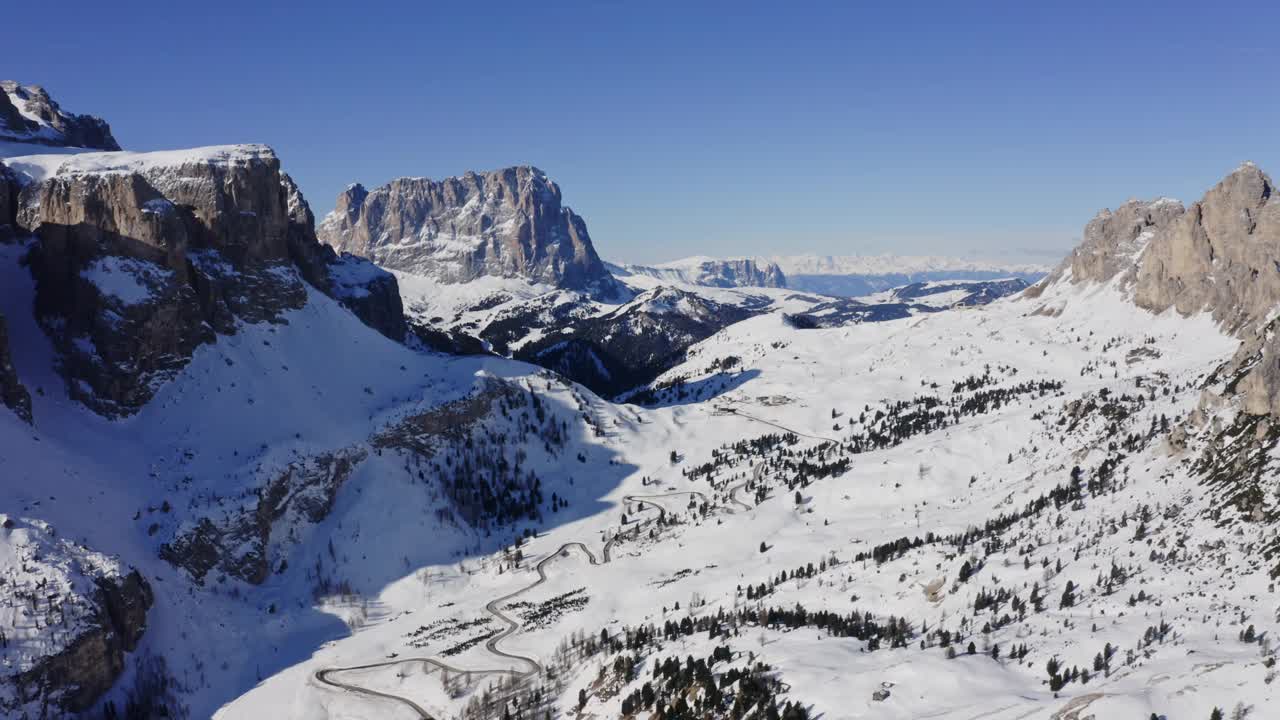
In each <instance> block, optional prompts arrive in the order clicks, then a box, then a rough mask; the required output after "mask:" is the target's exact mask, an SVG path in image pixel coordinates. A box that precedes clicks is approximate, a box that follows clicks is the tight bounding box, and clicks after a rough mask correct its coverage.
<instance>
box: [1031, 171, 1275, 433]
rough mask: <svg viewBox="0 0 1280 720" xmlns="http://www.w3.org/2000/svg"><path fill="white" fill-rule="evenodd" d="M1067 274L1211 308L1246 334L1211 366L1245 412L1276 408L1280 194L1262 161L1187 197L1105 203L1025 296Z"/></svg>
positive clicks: (1182, 307)
mask: <svg viewBox="0 0 1280 720" xmlns="http://www.w3.org/2000/svg"><path fill="white" fill-rule="evenodd" d="M1068 271H1069V273H1068ZM1068 274H1069V277H1070V282H1071V283H1073V284H1081V283H1100V282H1111V281H1113V280H1115V281H1116V282H1117V283H1118V284H1119V286H1120V287H1121V288H1122V289H1123V290H1125V291H1126V292H1129V293H1131V294H1132V297H1133V300H1134V302H1135V303H1136V304H1137V305H1138V306H1140V307H1143V308H1146V309H1148V310H1151V311H1152V312H1156V313H1161V312H1165V311H1168V310H1171V309H1172V310H1173V311H1176V312H1178V313H1180V314H1182V315H1191V314H1194V313H1201V312H1205V313H1210V314H1211V315H1212V317H1213V319H1214V320H1215V321H1217V322H1218V323H1219V324H1220V325H1221V326H1222V327H1223V328H1224V329H1226V330H1227V331H1229V332H1232V333H1235V334H1237V335H1239V336H1240V337H1241V338H1242V340H1243V341H1244V342H1242V344H1241V347H1240V350H1239V351H1238V352H1237V353H1236V355H1235V357H1234V358H1232V360H1231V361H1230V362H1228V363H1227V364H1226V365H1224V367H1223V368H1221V369H1220V370H1219V372H1218V373H1216V375H1215V376H1216V377H1218V378H1229V382H1228V385H1227V388H1228V390H1229V391H1230V392H1232V393H1236V394H1238V395H1239V396H1240V397H1241V398H1242V399H1243V407H1244V409H1245V410H1246V411H1247V412H1249V413H1252V414H1270V415H1273V416H1277V417H1280V337H1278V335H1277V333H1276V330H1277V327H1276V323H1275V322H1274V320H1275V314H1276V311H1277V308H1280V201H1278V200H1277V199H1276V197H1275V185H1274V183H1273V182H1272V181H1271V178H1270V177H1269V176H1267V175H1266V173H1264V172H1262V170H1260V169H1259V168H1258V167H1257V166H1255V165H1253V164H1252V163H1245V164H1243V165H1241V166H1240V167H1239V168H1237V169H1236V170H1235V171H1234V172H1232V173H1231V174H1230V175H1228V176H1227V177H1226V178H1224V179H1223V180H1222V181H1221V182H1219V183H1218V184H1217V185H1215V186H1214V187H1213V188H1212V189H1210V190H1209V191H1208V192H1207V193H1206V194H1205V196H1204V197H1203V198H1202V199H1201V200H1200V201H1199V202H1196V203H1193V204H1192V205H1191V206H1189V207H1185V208H1184V207H1183V205H1182V204H1181V203H1177V202H1175V201H1172V200H1167V199H1162V200H1157V201H1154V202H1145V203H1144V202H1138V201H1129V202H1127V203H1125V204H1124V205H1121V206H1120V207H1119V208H1117V209H1116V210H1114V211H1109V210H1104V211H1103V212H1101V213H1099V214H1098V216H1097V217H1095V218H1094V219H1093V220H1092V221H1091V222H1090V223H1089V224H1088V226H1087V227H1086V228H1085V235H1084V241H1083V242H1082V243H1081V245H1080V247H1079V248H1077V249H1076V250H1075V252H1073V253H1072V255H1071V257H1070V258H1068V260H1067V261H1066V262H1065V263H1064V264H1063V266H1061V267H1059V268H1058V270H1056V271H1055V272H1054V273H1053V274H1052V275H1050V276H1049V277H1048V278H1047V279H1046V280H1045V281H1044V282H1043V283H1041V284H1039V285H1037V286H1036V287H1035V288H1032V290H1031V291H1029V292H1028V296H1030V297H1036V296H1038V294H1039V293H1040V292H1042V291H1043V290H1044V289H1045V288H1046V287H1048V286H1049V285H1051V284H1052V283H1054V282H1056V281H1058V280H1061V279H1062V278H1063V277H1066V276H1068ZM1117 278H1118V280H1116V279H1117Z"/></svg>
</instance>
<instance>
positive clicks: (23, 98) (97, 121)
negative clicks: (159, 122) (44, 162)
mask: <svg viewBox="0 0 1280 720" xmlns="http://www.w3.org/2000/svg"><path fill="white" fill-rule="evenodd" d="M0 140H18V141H21V142H30V143H40V144H43V145H61V146H67V147H81V148H91V149H97V150H119V149H120V145H119V144H117V143H116V139H115V138H114V137H112V136H111V126H109V125H107V123H106V121H105V120H102V119H101V118H96V117H93V116H91V115H75V114H72V113H69V112H66V111H64V110H63V109H62V108H60V107H58V103H56V102H54V101H53V98H51V97H49V93H47V92H45V89H44V88H42V87H40V86H39V85H19V84H18V83H16V82H14V81H12V80H0Z"/></svg>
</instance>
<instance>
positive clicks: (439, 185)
mask: <svg viewBox="0 0 1280 720" xmlns="http://www.w3.org/2000/svg"><path fill="white" fill-rule="evenodd" d="M319 236H320V239H321V240H322V241H323V242H325V243H327V244H329V245H331V246H333V247H335V248H337V249H338V250H340V251H344V252H351V253H353V254H356V255H359V256H362V257H367V258H369V259H371V260H373V261H374V262H376V263H377V264H378V265H380V266H382V267H385V268H387V269H390V270H394V271H398V272H404V273H410V274H413V275H418V276H422V277H427V278H431V279H434V280H436V281H439V282H442V283H465V282H468V281H470V280H474V279H476V278H479V277H485V276H488V277H496V278H512V279H519V280H524V281H527V282H529V283H533V284H543V285H551V286H554V287H557V288H561V289H568V290H577V291H580V292H585V293H589V294H593V295H598V296H603V297H609V296H612V295H613V294H614V293H615V292H616V288H615V283H614V282H613V278H612V277H611V276H610V275H609V271H608V270H607V269H606V268H605V266H604V263H603V262H601V261H600V257H599V256H598V255H596V251H595V248H594V247H593V246H592V244H591V237H590V235H588V234H587V225H586V223H585V222H583V220H582V218H581V217H579V216H577V215H576V214H574V212H573V211H572V210H570V209H569V208H567V207H564V206H562V205H561V201H560V188H559V187H558V186H557V185H556V184H555V183H554V182H552V181H551V179H550V178H548V177H547V176H546V174H545V173H543V172H542V171H541V170H539V169H537V168H535V167H528V166H521V167H510V168H505V169H502V170H497V171H494V172H486V173H474V172H468V173H467V174H465V175H463V176H461V177H454V178H448V179H445V180H441V181H435V180H428V179H426V178H400V179H397V180H393V181H391V182H390V183H388V184H386V185H383V186H382V187H379V188H376V189H374V190H373V191H368V190H366V189H365V188H364V187H363V186H362V185H358V184H357V185H352V186H351V187H349V188H347V190H346V191H345V192H343V193H342V194H341V195H340V196H339V197H338V201H337V207H336V208H335V209H334V210H333V212H331V213H329V215H328V216H326V217H325V219H324V221H323V222H322V223H321V225H320V230H319Z"/></svg>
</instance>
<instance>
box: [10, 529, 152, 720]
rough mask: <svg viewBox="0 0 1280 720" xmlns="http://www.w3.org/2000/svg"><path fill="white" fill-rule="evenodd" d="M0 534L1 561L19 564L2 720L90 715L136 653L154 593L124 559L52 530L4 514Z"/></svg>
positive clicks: (12, 596)
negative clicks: (42, 711)
mask: <svg viewBox="0 0 1280 720" xmlns="http://www.w3.org/2000/svg"><path fill="white" fill-rule="evenodd" d="M0 528H2V529H0V551H2V552H0V557H4V558H5V559H6V561H7V562H11V563H14V565H13V567H11V568H9V569H7V570H6V578H7V579H8V580H7V582H6V585H5V594H6V596H7V597H9V598H10V599H11V600H13V602H11V603H9V605H8V608H9V610H10V612H8V613H5V612H0V620H2V621H0V632H3V635H4V637H5V642H4V643H3V644H0V660H2V661H3V664H4V666H5V667H6V668H8V669H9V670H10V671H11V672H10V673H6V675H5V676H4V677H3V678H0V685H2V684H5V683H9V682H11V683H12V689H11V691H9V689H8V688H6V690H7V691H6V692H0V714H4V716H5V717H26V716H27V715H24V714H23V708H24V707H31V706H35V707H49V708H58V709H59V710H61V711H62V712H63V713H77V712H82V711H85V710H87V709H89V708H90V707H92V706H93V704H94V703H95V702H96V701H97V700H98V698H100V697H101V696H102V695H103V693H105V692H106V691H107V690H109V689H110V688H111V687H112V685H114V684H115V682H116V679H117V678H119V677H120V674H121V672H122V671H123V670H124V666H125V663H124V660H125V653H127V652H132V651H133V650H135V649H136V648H137V647H138V643H139V641H140V640H141V639H142V636H143V633H144V632H145V630H146V627H147V611H148V610H149V609H150V608H151V605H152V603H153V597H152V593H151V588H150V586H149V585H148V584H147V582H146V580H144V579H143V577H142V576H141V575H140V574H139V573H138V572H137V571H136V570H129V569H126V568H125V567H123V566H122V565H121V564H120V561H119V559H118V558H115V557H112V556H109V555H103V554H101V553H98V552H94V551H93V550H90V549H88V548H86V547H84V546H82V545H79V544H76V543H73V542H71V541H69V540H67V539H64V538H61V537H59V536H58V534H57V532H56V531H55V530H54V528H53V527H51V526H50V525H49V524H48V523H45V522H42V521H39V520H32V519H27V518H14V517H10V516H7V515H3V514H0ZM17 568H21V572H18V571H17ZM33 716H34V715H33ZM41 716H45V715H41ZM59 716H60V715H59Z"/></svg>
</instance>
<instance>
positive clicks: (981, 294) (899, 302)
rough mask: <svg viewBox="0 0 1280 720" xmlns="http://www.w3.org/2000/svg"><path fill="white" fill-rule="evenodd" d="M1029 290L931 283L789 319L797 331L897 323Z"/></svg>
mask: <svg viewBox="0 0 1280 720" xmlns="http://www.w3.org/2000/svg"><path fill="white" fill-rule="evenodd" d="M1027 287H1029V286H1028V285H1027V283H1026V281H1024V280H1022V279H1020V278H1007V279H1004V280H983V281H977V282H967V281H963V280H951V281H934V282H921V283H913V284H911V285H903V286H902V287H899V288H894V289H892V290H889V291H886V292H883V293H877V294H875V295H867V296H865V297H862V298H838V299H833V300H831V301H828V302H822V303H818V304H816V305H814V306H813V307H811V308H809V309H808V310H806V311H805V312H803V313H795V314H792V315H788V316H787V318H788V320H789V321H790V322H791V323H792V324H793V325H794V326H795V327H797V328H817V327H840V326H842V325H849V324H857V323H864V322H884V321H886V320H900V319H902V318H908V317H912V316H915V315H920V314H923V313H934V312H942V311H944V310H953V309H958V308H970V307H977V306H979V305H986V304H987V303H990V302H993V301H995V300H998V299H1000V298H1002V297H1007V296H1009V295H1014V294H1017V293H1020V292H1022V291H1023V290H1026V289H1027Z"/></svg>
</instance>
